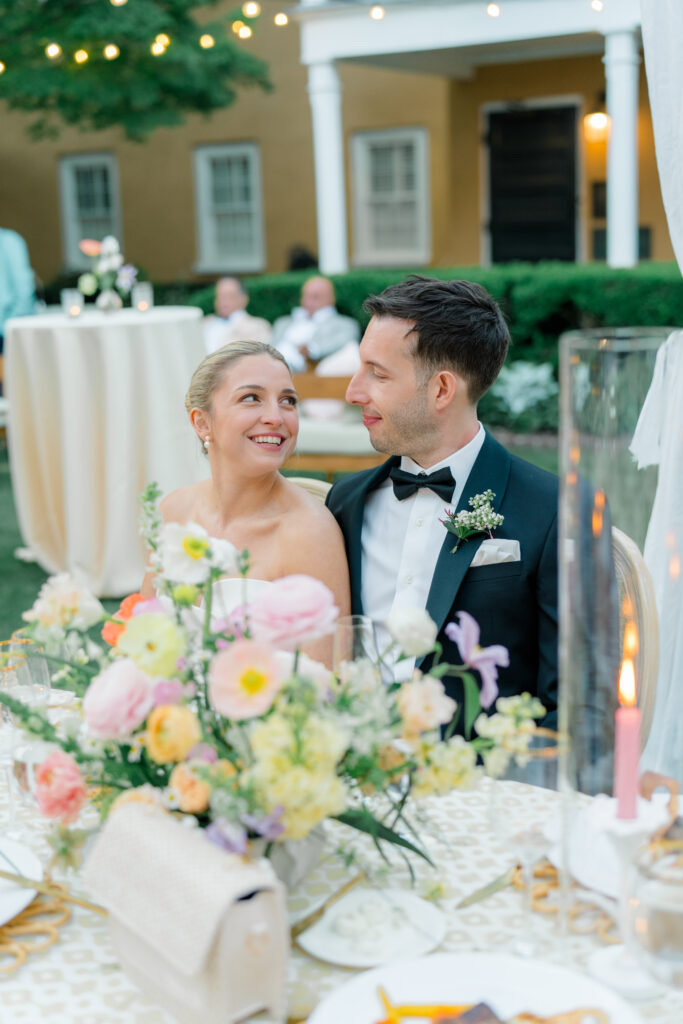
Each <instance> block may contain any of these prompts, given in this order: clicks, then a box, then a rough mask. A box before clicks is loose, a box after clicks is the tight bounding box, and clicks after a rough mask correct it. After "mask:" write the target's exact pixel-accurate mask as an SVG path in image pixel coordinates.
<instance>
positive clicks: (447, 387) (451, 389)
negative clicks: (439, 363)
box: [430, 370, 467, 412]
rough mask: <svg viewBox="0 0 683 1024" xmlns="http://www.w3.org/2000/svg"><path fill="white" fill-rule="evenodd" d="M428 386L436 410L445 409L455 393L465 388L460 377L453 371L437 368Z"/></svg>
mask: <svg viewBox="0 0 683 1024" xmlns="http://www.w3.org/2000/svg"><path fill="white" fill-rule="evenodd" d="M430 387H431V389H432V394H433V398H434V405H435V407H436V409H437V411H438V412H442V411H443V410H444V409H447V408H448V406H449V405H450V404H451V403H452V402H453V400H454V399H455V397H456V395H458V394H462V392H463V390H465V391H466V390H467V389H466V386H465V381H464V380H463V379H462V377H459V376H458V375H457V374H455V373H453V372H452V370H439V371H438V373H435V374H434V376H433V377H432V379H431V381H430Z"/></svg>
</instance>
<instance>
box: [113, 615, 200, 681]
mask: <svg viewBox="0 0 683 1024" xmlns="http://www.w3.org/2000/svg"><path fill="white" fill-rule="evenodd" d="M117 647H118V651H119V652H120V653H121V654H124V655H128V657H129V658H132V660H133V661H134V662H135V663H136V665H138V666H139V667H140V668H141V669H143V671H144V672H146V673H147V674H148V675H150V676H165V677H166V678H168V677H170V676H173V675H175V673H176V672H177V668H178V659H179V658H180V657H182V655H183V654H184V653H185V638H184V636H183V634H182V632H181V630H180V629H179V627H178V626H177V625H176V624H175V622H173V621H172V620H171V619H169V618H168V617H167V616H166V615H163V614H162V613H161V612H148V613H147V614H146V615H136V616H134V618H132V619H129V620H128V622H127V623H126V628H125V630H124V632H123V633H122V634H121V636H120V637H119V642H118V645H117Z"/></svg>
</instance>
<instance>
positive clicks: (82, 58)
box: [74, 50, 88, 64]
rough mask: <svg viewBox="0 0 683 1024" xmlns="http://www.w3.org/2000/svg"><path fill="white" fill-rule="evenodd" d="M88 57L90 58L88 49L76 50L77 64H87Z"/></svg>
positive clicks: (75, 58)
mask: <svg viewBox="0 0 683 1024" xmlns="http://www.w3.org/2000/svg"><path fill="white" fill-rule="evenodd" d="M87 59H88V51H87V50H76V52H75V53H74V60H75V61H76V63H77V64H85V62H86V60H87Z"/></svg>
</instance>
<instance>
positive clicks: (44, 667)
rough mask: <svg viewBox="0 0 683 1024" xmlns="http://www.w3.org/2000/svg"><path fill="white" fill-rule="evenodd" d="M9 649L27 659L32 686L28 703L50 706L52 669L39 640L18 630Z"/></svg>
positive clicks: (10, 642) (13, 634) (13, 635)
mask: <svg viewBox="0 0 683 1024" xmlns="http://www.w3.org/2000/svg"><path fill="white" fill-rule="evenodd" d="M9 649H10V650H11V651H13V652H15V653H17V654H21V655H23V656H24V657H25V658H26V664H27V668H28V672H29V675H30V678H31V686H32V693H31V695H30V696H31V699H30V701H28V703H35V704H39V705H44V704H48V703H49V696H50V686H51V679H50V669H49V667H48V662H47V659H46V657H45V648H44V647H43V646H42V645H41V644H40V643H38V641H37V640H34V639H33V637H31V636H29V635H28V634H27V633H26V631H25V630H23V629H17V630H15V631H14V633H12V638H11V640H10V641H9ZM22 699H25V698H22Z"/></svg>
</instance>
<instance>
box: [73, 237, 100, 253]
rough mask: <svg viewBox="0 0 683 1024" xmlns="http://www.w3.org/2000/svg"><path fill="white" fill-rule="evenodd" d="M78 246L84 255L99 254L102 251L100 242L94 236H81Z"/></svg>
mask: <svg viewBox="0 0 683 1024" xmlns="http://www.w3.org/2000/svg"><path fill="white" fill-rule="evenodd" d="M78 248H79V249H80V250H81V252H82V253H83V254H84V255H85V256H99V255H100V252H101V251H102V243H101V242H98V241H96V240H95V239H94V238H82V239H81V241H80V242H79V243H78Z"/></svg>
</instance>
